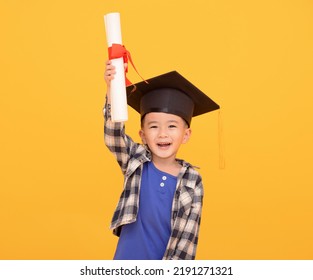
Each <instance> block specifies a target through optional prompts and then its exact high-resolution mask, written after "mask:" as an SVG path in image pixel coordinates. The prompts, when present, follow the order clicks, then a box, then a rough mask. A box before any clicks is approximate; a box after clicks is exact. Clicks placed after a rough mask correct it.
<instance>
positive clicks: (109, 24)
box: [104, 13, 128, 122]
mask: <svg viewBox="0 0 313 280" xmlns="http://www.w3.org/2000/svg"><path fill="white" fill-rule="evenodd" d="M104 23H105V28H106V36H107V43H108V47H111V46H112V44H121V45H122V33H121V24H120V14H119V13H110V14H106V15H105V16H104ZM111 61H112V65H114V66H115V70H116V74H115V77H114V79H113V80H112V81H111V87H110V96H111V119H112V121H114V122H122V121H127V119H128V112H127V97H126V85H125V70H124V61H123V58H122V57H121V58H115V59H112V60H111Z"/></svg>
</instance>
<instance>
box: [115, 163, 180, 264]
mask: <svg viewBox="0 0 313 280" xmlns="http://www.w3.org/2000/svg"><path fill="white" fill-rule="evenodd" d="M176 183H177V177H175V176H173V175H171V174H168V173H165V172H163V171H160V170H158V169H157V168H156V167H155V166H154V164H153V163H152V161H151V162H146V163H144V166H143V173H142V178H141V187H140V199H139V211H138V215H137V220H136V221H135V222H134V223H131V224H127V225H124V226H123V227H122V231H121V234H120V238H119V241H118V245H117V248H116V252H115V256H114V259H115V260H161V259H162V258H163V255H164V252H165V250H166V246H167V243H168V240H169V238H170V235H171V213H172V202H173V198H174V194H175V190H176Z"/></svg>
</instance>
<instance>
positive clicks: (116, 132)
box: [103, 100, 137, 174]
mask: <svg viewBox="0 0 313 280" xmlns="http://www.w3.org/2000/svg"><path fill="white" fill-rule="evenodd" d="M103 113H104V140H105V144H106V146H107V147H108V149H109V150H110V151H111V152H112V153H113V155H114V156H115V158H116V160H117V162H118V164H119V165H120V167H121V170H122V172H123V174H125V172H126V170H127V165H128V162H129V159H130V157H131V155H132V154H133V153H135V150H136V146H137V144H136V143H134V141H133V140H132V139H131V138H130V137H129V136H128V135H126V134H125V125H124V123H123V122H113V121H112V120H111V106H110V104H108V102H107V100H106V103H105V106H104V109H103Z"/></svg>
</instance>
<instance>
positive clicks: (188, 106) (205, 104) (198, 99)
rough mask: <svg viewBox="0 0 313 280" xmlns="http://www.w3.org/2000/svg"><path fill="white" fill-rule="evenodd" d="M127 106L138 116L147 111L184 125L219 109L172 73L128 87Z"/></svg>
mask: <svg viewBox="0 0 313 280" xmlns="http://www.w3.org/2000/svg"><path fill="white" fill-rule="evenodd" d="M127 103H128V105H129V106H131V107H132V108H134V109H135V110H136V111H137V112H139V113H140V114H141V117H143V116H144V115H145V114H147V113H151V112H163V113H169V114H174V115H177V116H180V117H182V118H183V119H184V120H185V121H186V122H187V123H188V125H190V123H191V119H192V117H195V116H198V115H201V114H204V113H208V112H211V111H214V110H217V109H219V108H220V106H219V105H218V104H216V103H215V102H214V101H213V100H212V99H210V98H209V97H208V96H207V95H205V94H204V93H203V92H202V91H201V90H199V89H198V88H197V87H195V86H194V85H193V84H192V83H191V82H189V81H188V80H187V79H185V78H184V77H183V76H182V75H180V74H179V73H178V72H176V71H172V72H169V73H166V74H163V75H160V76H157V77H154V78H151V79H148V80H147V81H142V82H139V83H137V84H134V85H130V86H128V87H127Z"/></svg>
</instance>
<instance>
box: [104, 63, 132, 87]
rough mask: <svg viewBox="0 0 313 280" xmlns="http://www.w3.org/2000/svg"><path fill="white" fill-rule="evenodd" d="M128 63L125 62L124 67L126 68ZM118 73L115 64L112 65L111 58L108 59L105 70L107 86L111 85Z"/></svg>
mask: <svg viewBox="0 0 313 280" xmlns="http://www.w3.org/2000/svg"><path fill="white" fill-rule="evenodd" d="M126 68H127V63H124V69H125V70H126ZM115 74H116V71H115V66H114V65H112V62H111V60H107V61H106V63H105V72H104V80H105V82H106V84H107V87H108V88H109V87H110V84H111V81H112V80H113V79H114V76H115Z"/></svg>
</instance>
